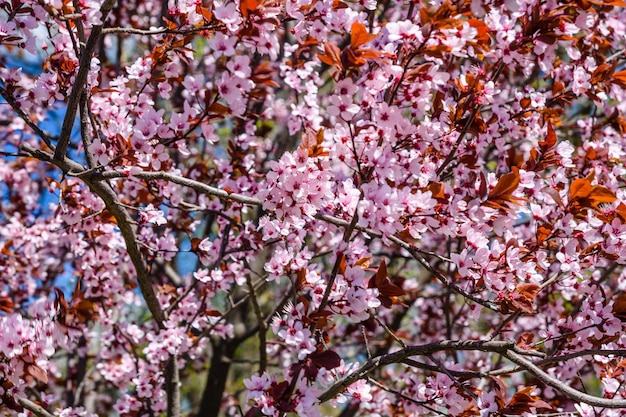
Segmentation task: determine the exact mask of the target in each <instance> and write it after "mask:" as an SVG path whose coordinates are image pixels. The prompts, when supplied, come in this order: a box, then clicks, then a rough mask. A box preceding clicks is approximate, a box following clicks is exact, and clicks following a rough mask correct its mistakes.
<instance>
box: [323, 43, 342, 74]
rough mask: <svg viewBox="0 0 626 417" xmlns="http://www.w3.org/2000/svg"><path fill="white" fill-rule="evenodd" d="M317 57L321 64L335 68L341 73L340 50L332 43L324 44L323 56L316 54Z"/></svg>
mask: <svg viewBox="0 0 626 417" xmlns="http://www.w3.org/2000/svg"><path fill="white" fill-rule="evenodd" d="M317 57H318V58H319V59H320V61H322V62H323V63H325V64H327V65H330V66H336V67H338V68H339V69H340V70H342V71H343V64H342V63H341V50H340V49H339V47H338V46H337V45H335V44H334V43H333V42H330V41H329V42H326V43H325V44H324V55H321V54H318V55H317Z"/></svg>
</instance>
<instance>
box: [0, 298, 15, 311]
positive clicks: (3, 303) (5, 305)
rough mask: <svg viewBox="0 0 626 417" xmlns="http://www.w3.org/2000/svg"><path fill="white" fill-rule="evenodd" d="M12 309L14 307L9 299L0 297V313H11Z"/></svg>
mask: <svg viewBox="0 0 626 417" xmlns="http://www.w3.org/2000/svg"><path fill="white" fill-rule="evenodd" d="M13 307H15V305H14V304H13V301H11V299H10V298H9V297H0V311H4V312H5V313H10V312H12V311H13Z"/></svg>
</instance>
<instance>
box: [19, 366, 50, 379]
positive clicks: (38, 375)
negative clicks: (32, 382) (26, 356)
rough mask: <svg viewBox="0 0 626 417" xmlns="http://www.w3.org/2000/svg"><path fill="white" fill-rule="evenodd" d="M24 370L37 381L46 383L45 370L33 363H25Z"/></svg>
mask: <svg viewBox="0 0 626 417" xmlns="http://www.w3.org/2000/svg"><path fill="white" fill-rule="evenodd" d="M25 371H26V374H27V375H30V376H32V377H33V378H35V379H36V380H37V381H39V382H43V383H44V384H47V383H48V374H47V373H46V371H44V370H43V369H41V368H40V367H39V366H37V365H35V364H34V363H29V364H27V365H26V369H25Z"/></svg>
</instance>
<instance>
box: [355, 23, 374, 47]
mask: <svg viewBox="0 0 626 417" xmlns="http://www.w3.org/2000/svg"><path fill="white" fill-rule="evenodd" d="M376 36H378V35H371V34H369V33H368V32H367V28H366V27H365V25H363V24H362V23H359V22H354V23H353V24H352V28H351V29H350V46H352V49H354V50H356V49H358V48H359V46H361V45H364V44H366V43H368V42H371V41H373V40H374V39H376Z"/></svg>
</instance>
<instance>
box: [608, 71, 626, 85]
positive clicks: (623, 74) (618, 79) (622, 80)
mask: <svg viewBox="0 0 626 417" xmlns="http://www.w3.org/2000/svg"><path fill="white" fill-rule="evenodd" d="M611 77H613V82H615V83H616V84H619V85H620V86H621V87H624V88H626V87H625V86H626V70H623V71H619V72H616V73H615V74H613V75H612V76H611Z"/></svg>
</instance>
